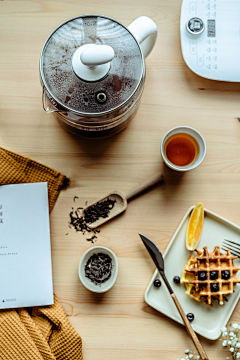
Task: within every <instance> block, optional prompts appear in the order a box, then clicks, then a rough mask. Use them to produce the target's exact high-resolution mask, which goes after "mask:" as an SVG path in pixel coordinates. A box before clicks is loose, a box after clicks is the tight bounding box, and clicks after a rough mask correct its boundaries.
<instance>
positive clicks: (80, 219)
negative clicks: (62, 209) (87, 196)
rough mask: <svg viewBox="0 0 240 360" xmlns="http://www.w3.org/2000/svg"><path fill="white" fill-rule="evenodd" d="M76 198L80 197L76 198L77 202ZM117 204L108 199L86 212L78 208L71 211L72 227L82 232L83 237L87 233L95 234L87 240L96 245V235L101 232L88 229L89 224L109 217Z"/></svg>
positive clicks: (70, 223) (90, 207)
mask: <svg viewBox="0 0 240 360" xmlns="http://www.w3.org/2000/svg"><path fill="white" fill-rule="evenodd" d="M76 198H78V197H77V196H74V199H73V200H74V201H75V199H76ZM115 202H116V200H112V199H109V198H107V199H106V200H104V201H99V202H97V203H96V204H94V205H92V206H89V207H88V208H87V210H86V211H84V210H83V208H82V207H78V208H77V209H76V210H74V209H73V211H71V212H70V214H69V216H70V222H69V225H70V227H74V228H75V230H76V231H81V232H82V233H83V235H84V234H85V233H86V232H92V233H94V235H93V236H91V237H90V238H87V239H86V240H87V241H91V242H92V243H94V239H96V238H97V236H96V235H95V234H96V233H99V232H100V230H95V229H94V230H92V229H90V228H89V227H88V224H92V223H94V222H95V221H97V220H98V219H99V218H100V217H102V218H106V217H108V214H109V212H110V210H111V209H112V208H113V207H114V205H115Z"/></svg>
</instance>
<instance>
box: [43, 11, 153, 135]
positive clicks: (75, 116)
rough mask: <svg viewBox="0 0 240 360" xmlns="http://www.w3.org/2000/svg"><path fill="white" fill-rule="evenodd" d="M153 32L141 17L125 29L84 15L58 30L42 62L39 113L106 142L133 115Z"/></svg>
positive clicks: (45, 48)
mask: <svg viewBox="0 0 240 360" xmlns="http://www.w3.org/2000/svg"><path fill="white" fill-rule="evenodd" d="M156 38H157V26H156V24H155V23H154V22H153V20H151V19H150V18H148V17H146V16H141V17H139V18H137V19H136V20H135V21H133V22H132V23H131V24H130V25H129V26H128V27H126V26H124V25H123V24H121V23H120V22H118V21H116V20H114V19H111V18H109V17H106V16H102V15H83V16H78V17H75V18H73V19H70V20H68V21H66V22H64V23H63V24H61V25H60V26H59V27H57V28H56V29H55V30H54V31H53V32H52V34H51V35H50V36H49V37H48V39H47V40H46V42H45V44H44V46H43V49H42V52H41V56H40V81H41V85H42V89H43V93H42V98H43V108H44V110H45V111H46V112H47V113H55V115H56V116H57V119H58V121H59V123H60V124H61V125H62V126H63V127H64V128H65V129H66V130H68V131H70V132H72V133H74V134H77V135H80V136H84V137H88V138H103V137H108V136H111V135H113V134H116V133H117V132H119V131H121V130H122V129H124V128H125V127H126V126H127V124H128V123H129V121H130V120H131V119H132V118H133V116H134V115H135V114H136V111H137V109H138V107H139V104H140V99H141V95H142V91H143V87H144V82H145V58H146V57H147V56H148V55H149V53H150V52H151V50H152V49H153V47H154V44H155V42H156Z"/></svg>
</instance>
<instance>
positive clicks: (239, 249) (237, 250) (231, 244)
mask: <svg viewBox="0 0 240 360" xmlns="http://www.w3.org/2000/svg"><path fill="white" fill-rule="evenodd" d="M221 248H222V249H223V250H227V249H229V250H230V251H231V254H233V255H235V256H238V257H239V258H240V243H237V242H235V241H232V240H227V239H224V240H223V243H222V246H221Z"/></svg>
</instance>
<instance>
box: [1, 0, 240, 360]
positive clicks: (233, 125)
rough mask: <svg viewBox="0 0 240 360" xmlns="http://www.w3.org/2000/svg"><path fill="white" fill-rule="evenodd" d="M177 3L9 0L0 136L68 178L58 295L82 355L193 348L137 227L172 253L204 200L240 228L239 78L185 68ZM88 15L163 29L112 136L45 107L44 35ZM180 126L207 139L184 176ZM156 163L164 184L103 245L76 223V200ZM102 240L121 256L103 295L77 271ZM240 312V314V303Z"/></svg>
mask: <svg viewBox="0 0 240 360" xmlns="http://www.w3.org/2000/svg"><path fill="white" fill-rule="evenodd" d="M180 8H181V1H180V0H178V1H176V0H149V1H147V2H146V1H143V0H132V1H127V0H122V1H116V0H111V1H110V0H104V1H99V0H88V1H84V0H83V1H79V0H71V1H63V0H51V1H37V0H36V1H33V0H32V1H30V0H25V1H20V0H18V1H11V0H9V1H8V0H6V1H4V0H3V1H0V34H1V51H0V96H1V97H0V145H1V146H3V147H5V148H7V149H9V150H12V151H14V152H17V153H20V154H22V155H24V156H27V157H30V158H32V159H35V160H37V161H39V162H42V163H43V164H46V165H48V166H50V167H52V168H54V169H56V170H58V171H59V172H62V173H63V174H66V175H67V176H68V177H69V179H70V187H69V188H68V189H67V190H66V191H62V192H61V194H60V196H59V198H58V201H57V203H56V205H55V207H54V210H53V211H52V213H51V216H50V221H51V241H52V259H53V279H54V291H55V293H56V294H57V296H58V297H59V299H60V301H61V303H62V305H63V307H64V310H65V312H66V314H67V315H68V317H69V320H70V322H71V323H72V324H73V326H74V327H75V328H76V330H77V331H78V332H79V334H80V335H81V336H82V340H83V356H84V359H85V360H91V359H95V360H98V359H99V360H100V359H101V360H102V359H105V360H113V359H116V360H117V359H118V360H119V359H128V360H135V359H148V360H155V359H156V360H157V359H165V360H166V359H167V360H174V359H178V358H180V356H181V355H182V353H183V352H184V350H185V349H187V348H191V349H194V347H193V344H192V342H191V340H190V338H189V337H188V335H187V333H186V331H185V328H184V327H183V326H182V325H180V324H178V323H176V322H175V321H173V320H171V319H169V318H168V317H166V316H165V315H163V314H161V313H159V312H158V311H155V310H154V309H153V308H151V307H150V306H148V305H147V304H146V303H145V302H144V292H145V290H146V287H147V285H148V283H149V281H150V279H151V276H152V274H153V272H154V269H155V267H154V265H153V263H152V261H151V259H150V258H149V255H148V253H147V252H146V250H145V249H144V247H143V245H142V243H141V241H140V239H139V236H138V232H142V233H143V234H146V235H148V236H149V237H150V238H151V239H152V240H153V241H155V242H156V243H157V245H158V246H159V248H160V250H161V251H164V250H165V248H166V247H167V245H168V243H169V241H170V240H171V238H172V236H173V234H174V232H175V230H176V228H177V226H178V224H179V223H180V221H181V219H182V218H183V215H184V214H185V213H186V211H187V209H188V208H189V207H190V206H191V205H194V204H196V203H197V202H198V201H202V202H203V203H204V206H205V207H206V208H207V209H209V210H212V211H213V212H215V213H217V214H219V215H221V216H223V217H225V218H227V219H229V220H230V221H232V222H233V223H236V224H238V225H240V220H239V219H240V217H239V216H240V207H239V192H240V191H239V189H240V187H239V183H240V182H239V181H240V163H239V154H240V122H239V120H238V117H240V94H239V90H240V85H239V84H237V83H226V82H217V81H210V80H207V79H204V78H201V77H199V76H197V75H195V74H194V73H193V72H192V71H191V70H190V69H189V68H188V67H187V66H186V64H185V63H184V60H183V58H182V54H181V47H180V35H179V19H180ZM89 13H90V14H91V13H93V14H102V15H106V16H110V17H112V18H115V19H117V20H118V21H121V22H122V23H123V24H124V25H129V24H130V23H131V22H132V21H133V20H134V19H135V18H137V17H139V16H141V15H146V16H149V17H151V18H152V19H153V20H154V21H155V22H156V24H157V26H158V30H159V34H158V38H157V42H156V46H155V48H154V50H153V51H152V53H151V54H150V56H149V57H148V59H147V61H146V69H147V78H146V83H145V89H144V93H143V96H142V101H141V105H140V109H139V111H138V113H137V115H136V117H135V118H134V119H133V120H132V121H131V122H130V124H129V126H128V127H127V128H126V129H125V130H124V131H122V132H121V133H119V134H118V135H115V136H114V137H111V138H108V139H105V140H86V139H81V138H77V137H75V136H73V135H71V134H70V133H68V132H66V131H65V130H64V129H63V128H62V127H61V126H60V125H59V124H58V122H57V121H56V119H55V117H54V115H53V114H47V113H45V112H44V110H43V108H42V89H41V86H40V82H39V71H38V66H39V57H40V52H41V49H42V47H43V44H44V42H45V40H46V39H47V37H48V36H49V34H50V33H51V32H52V31H53V30H54V29H55V28H56V27H57V26H58V25H60V24H61V23H62V22H64V21H65V20H67V19H69V18H72V17H75V16H78V15H81V14H89ZM178 125H188V126H192V127H194V128H196V129H197V130H198V131H200V132H201V133H202V135H203V136H204V138H205V140H206V144H207V153H206V157H205V159H204V161H203V163H202V164H201V165H200V166H199V167H198V168H196V169H194V170H192V171H190V172H188V173H184V174H181V173H176V172H174V171H172V170H170V169H168V168H166V167H165V166H164V165H163V161H162V158H161V156H160V142H161V139H162V137H163V135H164V134H165V133H166V132H167V131H168V130H169V129H170V128H172V127H175V126H178ZM158 171H162V172H163V173H164V176H165V182H164V183H163V184H161V185H159V186H155V187H154V188H152V189H151V190H149V191H147V192H145V193H144V194H143V195H141V196H140V197H138V198H135V199H134V200H132V201H131V202H130V203H129V205H128V209H127V211H126V212H125V213H124V214H123V215H121V216H119V217H118V218H116V219H115V220H113V221H111V222H109V223H107V224H105V225H104V226H102V227H101V228H100V230H101V232H100V233H99V234H98V237H97V241H96V243H95V244H91V243H90V242H88V241H86V236H85V235H83V234H82V233H80V232H76V231H75V230H74V229H69V226H68V222H69V213H70V211H71V209H72V207H77V206H84V205H85V202H86V201H88V202H91V201H93V200H95V199H96V198H98V197H100V196H102V195H104V194H106V193H108V192H109V191H111V190H113V189H119V190H121V191H122V192H124V191H126V190H128V189H130V188H131V187H133V186H135V185H137V184H138V183H139V182H141V181H143V180H145V179H146V178H147V177H148V176H151V175H154V174H155V173H156V172H158ZM75 196H77V197H78V199H75V202H74V200H73V199H74V197H75ZM95 245H103V246H107V247H109V248H110V249H111V250H113V251H114V252H115V254H116V255H117V257H118V261H119V274H118V278H117V281H116V283H115V286H114V287H113V288H112V289H111V290H110V291H109V292H107V293H105V294H102V295H96V294H94V293H91V292H90V291H88V290H87V289H85V288H84V287H83V285H82V284H81V283H80V281H79V278H78V273H77V269H78V263H79V261H80V258H81V256H82V254H83V253H84V252H85V251H86V250H87V249H89V248H90V247H92V246H95ZM176 261H177V259H176ZM231 319H232V320H233V321H239V322H240V305H239V304H238V305H237V307H236V309H235V311H234V313H233V315H232V318H231ZM206 326H207V324H206ZM199 339H200V341H201V342H202V344H203V346H204V348H205V350H206V352H207V354H208V355H209V358H210V359H213V360H214V359H224V358H225V357H226V356H227V355H228V354H229V351H227V350H224V349H223V348H222V345H221V343H220V341H219V340H216V341H210V340H206V339H205V338H203V337H201V336H200V337H199Z"/></svg>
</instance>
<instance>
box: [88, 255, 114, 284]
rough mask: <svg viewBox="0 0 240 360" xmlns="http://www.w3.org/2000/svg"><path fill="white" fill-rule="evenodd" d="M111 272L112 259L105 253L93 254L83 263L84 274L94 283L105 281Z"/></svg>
mask: <svg viewBox="0 0 240 360" xmlns="http://www.w3.org/2000/svg"><path fill="white" fill-rule="evenodd" d="M111 273H112V259H111V258H110V256H109V255H107V254H103V253H98V254H93V255H92V256H91V257H90V258H89V259H88V261H87V263H86V265H85V276H86V277H87V278H88V279H90V280H91V281H92V282H94V284H96V285H101V284H102V283H104V282H105V281H107V280H108V279H109V278H110V276H111Z"/></svg>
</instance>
